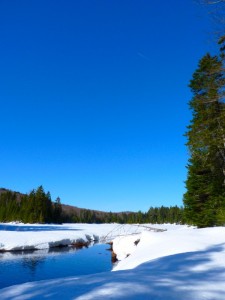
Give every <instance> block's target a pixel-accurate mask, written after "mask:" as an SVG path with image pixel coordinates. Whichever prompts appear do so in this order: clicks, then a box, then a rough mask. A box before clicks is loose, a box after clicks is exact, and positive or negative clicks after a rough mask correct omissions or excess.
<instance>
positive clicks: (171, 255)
mask: <svg viewBox="0 0 225 300" xmlns="http://www.w3.org/2000/svg"><path fill="white" fill-rule="evenodd" d="M21 226H22V225H21ZM38 226H39V225H38ZM127 226H128V227H129V225H127ZM115 227H116V229H117V232H118V234H119V233H121V230H122V227H120V226H119V225H116V224H102V225H92V224H91V225H86V224H73V225H68V224H67V225H64V227H62V228H64V229H65V230H64V229H63V230H58V231H57V232H58V234H60V238H62V239H64V238H65V239H67V238H68V239H72V240H73V239H75V238H84V237H86V234H87V235H88V236H91V237H93V236H98V238H100V237H102V236H105V235H107V233H108V232H110V231H112V234H110V235H111V236H115V235H114V234H113V233H114V231H113V228H115ZM128 227H127V228H128ZM156 227H159V228H163V227H164V228H166V229H168V230H167V231H164V232H149V231H146V230H144V228H143V230H141V229H140V228H141V227H140V228H138V230H137V227H133V229H131V227H130V228H129V230H130V232H132V230H133V232H136V234H134V235H128V236H127V237H123V236H121V234H120V236H118V237H117V238H115V240H114V251H115V252H116V253H117V254H118V257H119V258H120V259H121V261H120V262H119V263H118V264H117V265H116V266H115V268H114V270H113V272H104V273H99V274H93V275H88V276H80V277H69V278H59V279H54V280H47V281H39V282H29V283H25V284H22V285H17V286H11V287H8V288H5V289H2V290H0V299H1V300H4V299H14V300H24V299H78V300H88V299H96V300H97V299H150V300H151V299H155V300H156V299H157V300H159V299H161V300H172V299H182V300H198V299H199V300H216V299H218V300H223V299H225V227H217V228H206V229H194V228H191V227H187V226H175V225H164V226H161V225H158V226H156ZM69 229H70V230H69ZM75 229H77V231H75ZM39 232H41V234H42V237H43V238H44V239H45V245H48V246H49V245H50V246H51V245H52V244H51V243H52V242H56V241H57V240H59V236H58V239H56V236H55V235H54V234H53V233H54V232H56V231H54V230H53V231H43V232H42V231H35V232H20V231H19V232H13V234H15V235H14V238H15V239H16V240H15V241H14V242H12V240H11V239H12V236H11V235H8V234H9V231H6V232H5V233H4V232H3V231H0V243H1V244H3V245H4V247H8V248H10V247H12V244H13V245H14V246H13V247H15V246H18V247H21V245H22V242H24V241H27V245H28V244H29V245H31V244H32V242H35V247H36V246H37V241H38V242H40V241H41V240H40V239H41V235H40V236H39V235H37V236H36V234H37V233H39ZM2 233H3V234H2ZM20 233H27V237H24V236H23V237H21V236H20V235H19V236H17V234H20ZM61 234H62V235H64V234H65V235H64V236H61ZM69 234H71V236H69ZM74 234H75V235H76V237H75V236H74ZM28 235H30V237H29V238H31V237H32V238H33V240H31V241H30V240H29V239H28ZM110 235H109V236H110ZM34 236H36V240H35V238H34ZM47 236H48V239H49V240H47ZM28 240H29V242H28ZM138 240H140V241H139V242H138V243H137V245H135V244H134V242H136V241H138ZM17 244H18V245H17ZM59 277H60V274H59Z"/></svg>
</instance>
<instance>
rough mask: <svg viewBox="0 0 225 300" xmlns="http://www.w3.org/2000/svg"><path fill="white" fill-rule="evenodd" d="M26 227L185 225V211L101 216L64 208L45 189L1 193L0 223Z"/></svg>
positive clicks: (175, 208)
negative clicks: (78, 224)
mask: <svg viewBox="0 0 225 300" xmlns="http://www.w3.org/2000/svg"><path fill="white" fill-rule="evenodd" d="M11 221H19V222H23V223H43V224H44V223H121V224H125V223H128V224H134V223H136V224H137V223H139V224H141V223H142V224H143V223H152V224H162V223H184V214H183V208H182V207H178V206H171V207H165V206H161V207H150V208H149V210H148V212H146V213H143V212H141V211H138V212H121V213H113V212H102V211H95V210H90V209H80V208H79V209H78V208H75V207H69V209H68V207H67V206H66V205H63V204H61V202H60V198H57V199H56V200H55V201H52V200H51V195H50V193H49V192H47V193H45V191H44V189H43V187H42V186H40V187H38V188H37V189H34V190H32V191H31V192H30V193H29V194H26V195H23V194H20V193H16V192H13V191H9V190H4V189H1V193H0V222H11Z"/></svg>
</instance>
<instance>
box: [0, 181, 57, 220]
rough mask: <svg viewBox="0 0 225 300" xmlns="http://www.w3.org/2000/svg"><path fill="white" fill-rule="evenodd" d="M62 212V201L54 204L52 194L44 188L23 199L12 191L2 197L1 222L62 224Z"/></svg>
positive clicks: (0, 199) (0, 197) (0, 203)
mask: <svg viewBox="0 0 225 300" xmlns="http://www.w3.org/2000/svg"><path fill="white" fill-rule="evenodd" d="M61 212H62V209H61V204H60V200H58V198H57V201H56V203H54V204H53V203H52V201H51V195H50V193H49V192H48V193H45V192H44V189H43V187H42V186H40V187H38V188H37V189H36V190H32V191H31V192H30V193H29V194H28V195H23V196H21V197H19V196H18V195H17V194H16V193H15V192H11V191H7V192H4V193H2V194H1V195H0V221H1V222H10V221H21V222H24V223H51V222H55V223H60V220H61Z"/></svg>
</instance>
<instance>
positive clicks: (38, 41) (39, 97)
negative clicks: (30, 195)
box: [0, 0, 212, 211]
mask: <svg viewBox="0 0 225 300" xmlns="http://www.w3.org/2000/svg"><path fill="white" fill-rule="evenodd" d="M210 26H211V24H210V20H209V18H208V16H207V14H206V12H205V10H204V8H203V7H201V6H198V5H196V3H194V1H193V2H192V1H191V0H182V1H181V0H171V1H146V0H145V1H144V0H138V1H137V0H136V1H134V0H113V1H106V0H99V1H97V0H89V1H87V0H82V1H75V0H74V1H72V0H70V1H68V0H51V1H50V0H38V1H35V0H20V1H16V0H14V1H13V0H12V1H8V0H1V1H0V128H1V138H0V186H1V187H5V188H9V189H12V190H17V191H21V192H25V193H26V192H29V191H30V190H31V189H33V188H36V187H38V186H39V185H43V186H44V188H45V190H46V191H48V190H49V191H50V192H51V195H52V198H53V200H54V199H55V198H56V197H57V196H59V197H60V198H61V201H62V203H67V204H71V205H76V206H79V207H83V208H91V209H99V210H106V211H110V210H111V211H122V210H131V211H137V210H142V211H147V210H148V208H149V207H150V206H161V205H165V206H170V205H182V195H183V193H184V191H185V188H184V181H185V179H186V168H185V165H186V164H187V158H188V156H187V149H186V147H185V145H184V144H185V138H184V137H183V133H184V132H185V130H186V125H188V122H189V120H190V117H191V114H190V111H189V110H188V105H187V102H188V101H189V100H190V97H191V94H190V92H189V89H188V87H187V85H188V82H189V80H190V79H191V76H192V73H193V72H194V70H195V68H196V67H197V63H198V60H199V59H200V58H201V57H202V56H203V55H204V54H205V52H207V51H210V50H211V48H212V45H211V43H210V39H211V37H210V33H211V27H210Z"/></svg>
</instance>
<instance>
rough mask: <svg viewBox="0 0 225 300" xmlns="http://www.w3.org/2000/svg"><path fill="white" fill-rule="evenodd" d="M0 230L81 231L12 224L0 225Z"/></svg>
mask: <svg viewBox="0 0 225 300" xmlns="http://www.w3.org/2000/svg"><path fill="white" fill-rule="evenodd" d="M0 230H7V231H34V232H35V231H56V230H59V231H65V230H66V231H82V230H83V229H80V228H78V229H76V228H71V227H66V226H60V225H40V226H39V225H37V226H32V225H16V224H15V225H14V224H10V225H8V224H0Z"/></svg>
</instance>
